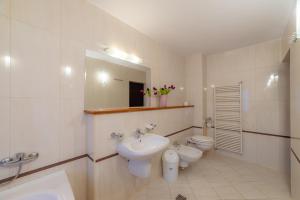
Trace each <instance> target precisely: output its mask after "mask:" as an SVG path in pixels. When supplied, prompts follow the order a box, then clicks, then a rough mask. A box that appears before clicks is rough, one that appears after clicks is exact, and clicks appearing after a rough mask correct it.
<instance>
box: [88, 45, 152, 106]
mask: <svg viewBox="0 0 300 200" xmlns="http://www.w3.org/2000/svg"><path fill="white" fill-rule="evenodd" d="M149 83H150V69H149V68H147V67H145V66H142V65H138V64H133V63H130V62H128V61H124V60H121V59H118V58H114V57H112V56H110V55H108V54H106V53H105V52H94V51H89V50H87V51H86V60H85V109H89V110H91V109H104V108H124V107H125V108H126V107H142V106H145V105H147V102H146V101H147V99H146V98H145V97H144V94H143V92H141V91H143V90H144V89H145V88H147V87H150V84H149Z"/></svg>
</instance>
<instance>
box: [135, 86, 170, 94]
mask: <svg viewBox="0 0 300 200" xmlns="http://www.w3.org/2000/svg"><path fill="white" fill-rule="evenodd" d="M172 90H175V86H174V85H170V86H167V85H164V87H161V88H156V87H153V88H152V89H150V88H146V90H145V91H144V90H141V92H142V93H144V95H146V96H149V97H150V96H152V95H153V96H162V95H168V94H169V93H170V92H171V91H172Z"/></svg>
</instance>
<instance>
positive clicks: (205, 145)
mask: <svg viewBox="0 0 300 200" xmlns="http://www.w3.org/2000/svg"><path fill="white" fill-rule="evenodd" d="M188 143H191V144H194V145H195V146H196V147H197V148H199V149H200V150H202V151H208V150H210V149H211V148H212V147H213V145H214V139H213V138H212V137H208V136H203V135H194V136H192V137H190V138H188Z"/></svg>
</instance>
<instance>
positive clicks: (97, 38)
mask: <svg viewBox="0 0 300 200" xmlns="http://www.w3.org/2000/svg"><path fill="white" fill-rule="evenodd" d="M0 43H1V46H0V111H1V112H0V156H1V158H2V157H6V156H9V155H11V154H13V153H15V152H18V151H26V152H31V151H38V152H39V153H40V158H39V159H38V160H37V161H36V162H34V163H32V164H28V165H26V166H25V167H24V170H26V171H27V170H32V169H35V168H37V167H41V166H44V165H47V164H51V163H54V162H58V161H61V160H64V159H68V158H71V157H74V156H78V155H81V154H84V153H86V134H85V121H84V114H83V105H84V99H83V95H84V92H83V88H84V70H85V69H84V67H85V66H84V61H85V50H86V49H91V50H98V49H99V47H100V46H101V45H109V46H112V45H113V46H117V47H119V48H120V49H123V50H124V51H128V52H130V53H135V54H137V55H138V56H139V57H141V58H143V60H144V61H145V65H147V66H148V67H150V68H151V69H152V79H151V82H152V83H153V84H155V85H158V84H170V83H172V84H176V86H178V87H179V86H181V85H182V86H184V84H185V83H184V76H182V74H184V59H183V58H182V57H180V56H178V55H176V54H174V53H172V52H171V51H170V50H169V49H167V48H165V47H163V46H161V45H160V44H158V43H156V42H154V41H152V40H151V39H149V38H148V37H146V36H144V35H143V34H141V33H139V32H137V31H136V30H134V29H132V28H131V27H129V26H127V25H125V24H124V23H122V22H120V21H118V20H117V19H115V18H113V17H112V16H110V15H108V14H107V13H106V12H103V11H102V10H101V9H99V8H97V7H95V6H93V5H91V4H90V3H88V1H83V0H28V1H19V0H0ZM5 56H10V57H11V65H10V66H6V65H5V60H4V57H5ZM66 66H68V67H70V68H71V69H72V71H71V74H70V75H69V76H66V74H65V73H64V69H65V67H66ZM162 74H163V75H162ZM169 100H170V101H169V102H170V104H182V102H183V100H184V92H181V91H179V90H177V91H176V92H174V93H173V94H172V95H171V96H170V99H169ZM149 117H150V116H149ZM152 118H155V117H154V116H153V117H152ZM177 122H178V121H175V122H174V123H177ZM176 126H177V124H176ZM176 126H175V128H176ZM76 173H85V171H84V170H83V171H77V170H75V171H74V173H72V174H71V175H70V176H74V175H75V174H76ZM9 175H10V172H9V171H8V170H5V169H0V178H5V177H8V176H9ZM75 176H76V175H75ZM71 178H72V177H71ZM74 187H75V188H76V189H78V190H79V188H81V187H79V186H76V185H74ZM82 192H83V193H84V192H85V191H84V190H82ZM79 199H81V200H84V199H85V198H79Z"/></svg>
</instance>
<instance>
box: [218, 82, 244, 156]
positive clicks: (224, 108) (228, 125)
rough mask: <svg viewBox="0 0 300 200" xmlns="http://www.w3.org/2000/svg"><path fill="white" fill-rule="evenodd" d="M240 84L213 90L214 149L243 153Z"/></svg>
mask: <svg viewBox="0 0 300 200" xmlns="http://www.w3.org/2000/svg"><path fill="white" fill-rule="evenodd" d="M241 96H242V82H240V83H239V84H238V85H231V86H219V87H215V88H214V115H215V117H214V118H215V148H216V149H222V150H226V151H231V152H234V153H240V154H242V153H243V133H242V98H241Z"/></svg>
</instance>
